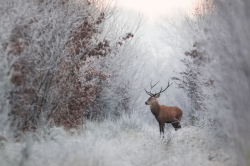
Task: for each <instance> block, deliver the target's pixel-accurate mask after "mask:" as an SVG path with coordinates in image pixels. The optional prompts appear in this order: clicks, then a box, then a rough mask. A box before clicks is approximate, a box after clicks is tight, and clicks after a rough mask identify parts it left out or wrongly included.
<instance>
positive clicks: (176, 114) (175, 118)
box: [145, 83, 183, 138]
mask: <svg viewBox="0 0 250 166" xmlns="http://www.w3.org/2000/svg"><path fill="white" fill-rule="evenodd" d="M155 85H156V84H155ZM155 85H154V86H155ZM154 86H152V85H151V89H152V87H154ZM169 86H170V85H169V83H168V86H167V88H168V87H169ZM167 88H166V89H167ZM166 89H165V90H166ZM165 90H164V91H165ZM164 91H162V90H161V91H160V92H159V93H155V94H152V93H151V92H147V91H146V93H147V94H148V95H150V97H149V99H148V100H147V101H146V102H145V104H146V105H150V109H151V112H152V114H153V115H154V116H155V118H156V120H157V121H158V122H159V128H160V134H161V133H163V138H164V127H165V123H171V124H172V126H173V127H174V128H175V130H177V129H179V128H181V125H180V122H181V117H182V114H183V112H182V110H181V109H180V108H179V107H176V106H170V107H168V106H165V105H160V104H159V103H158V101H157V98H159V97H160V93H162V92H164Z"/></svg>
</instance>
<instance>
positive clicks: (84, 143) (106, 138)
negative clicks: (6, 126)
mask: <svg viewBox="0 0 250 166" xmlns="http://www.w3.org/2000/svg"><path fill="white" fill-rule="evenodd" d="M209 130H212V129H204V128H203V129H201V128H198V127H192V126H186V127H185V126H184V127H183V128H182V129H181V130H178V131H177V132H175V131H174V129H172V128H171V129H170V128H168V129H166V131H165V139H160V137H159V131H158V126H157V125H149V124H145V123H143V122H142V121H141V120H140V118H139V115H138V114H136V113H134V114H132V115H131V116H130V117H129V116H128V115H124V116H122V117H121V118H120V119H119V120H116V121H114V120H110V119H107V120H105V121H103V122H93V121H92V122H91V121H88V122H87V123H86V124H85V125H84V126H83V128H82V129H81V131H78V133H75V131H73V130H72V131H71V133H68V132H65V131H64V130H62V129H61V128H53V129H50V131H46V132H40V133H36V134H34V133H33V134H30V135H29V136H27V137H26V138H25V141H19V142H17V141H15V142H14V141H9V140H7V141H5V140H2V141H1V142H0V163H1V166H15V165H21V166H22V165H27V166H34V165H37V166H44V165H46V166H50V165H51V166H52V165H53V166H57V165H58V166H59V165H60V166H68V165H71V166H73V165H74V166H78V165H79V166H80V165H84V166H99V165H103V166H113V165H114V166H117V165H123V166H130V165H143V166H150V165H154V166H161V165H181V166H182V165H211V166H216V165H233V163H232V158H231V157H230V155H229V154H227V153H226V152H225V151H224V150H223V149H222V148H220V147H219V146H217V145H216V144H215V142H214V140H213V139H212V138H211V136H209V134H208V133H207V132H206V131H209Z"/></svg>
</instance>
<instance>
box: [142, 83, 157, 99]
mask: <svg viewBox="0 0 250 166" xmlns="http://www.w3.org/2000/svg"><path fill="white" fill-rule="evenodd" d="M158 83H159V81H158V82H157V83H156V84H158ZM156 84H154V85H153V86H152V81H151V82H150V86H151V90H150V92H148V91H147V90H146V89H144V90H145V91H146V93H147V94H148V95H149V96H154V94H152V89H153V87H155V85H156Z"/></svg>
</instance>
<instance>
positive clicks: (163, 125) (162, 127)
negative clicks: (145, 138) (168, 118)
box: [161, 123, 165, 138]
mask: <svg viewBox="0 0 250 166" xmlns="http://www.w3.org/2000/svg"><path fill="white" fill-rule="evenodd" d="M164 128H165V123H162V124H161V131H162V134H163V138H164Z"/></svg>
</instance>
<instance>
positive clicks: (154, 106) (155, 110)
mask: <svg viewBox="0 0 250 166" xmlns="http://www.w3.org/2000/svg"><path fill="white" fill-rule="evenodd" d="M150 109H151V112H152V114H154V115H155V116H158V115H159V113H160V110H161V106H160V104H159V103H158V101H156V102H154V103H153V104H152V105H150Z"/></svg>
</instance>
